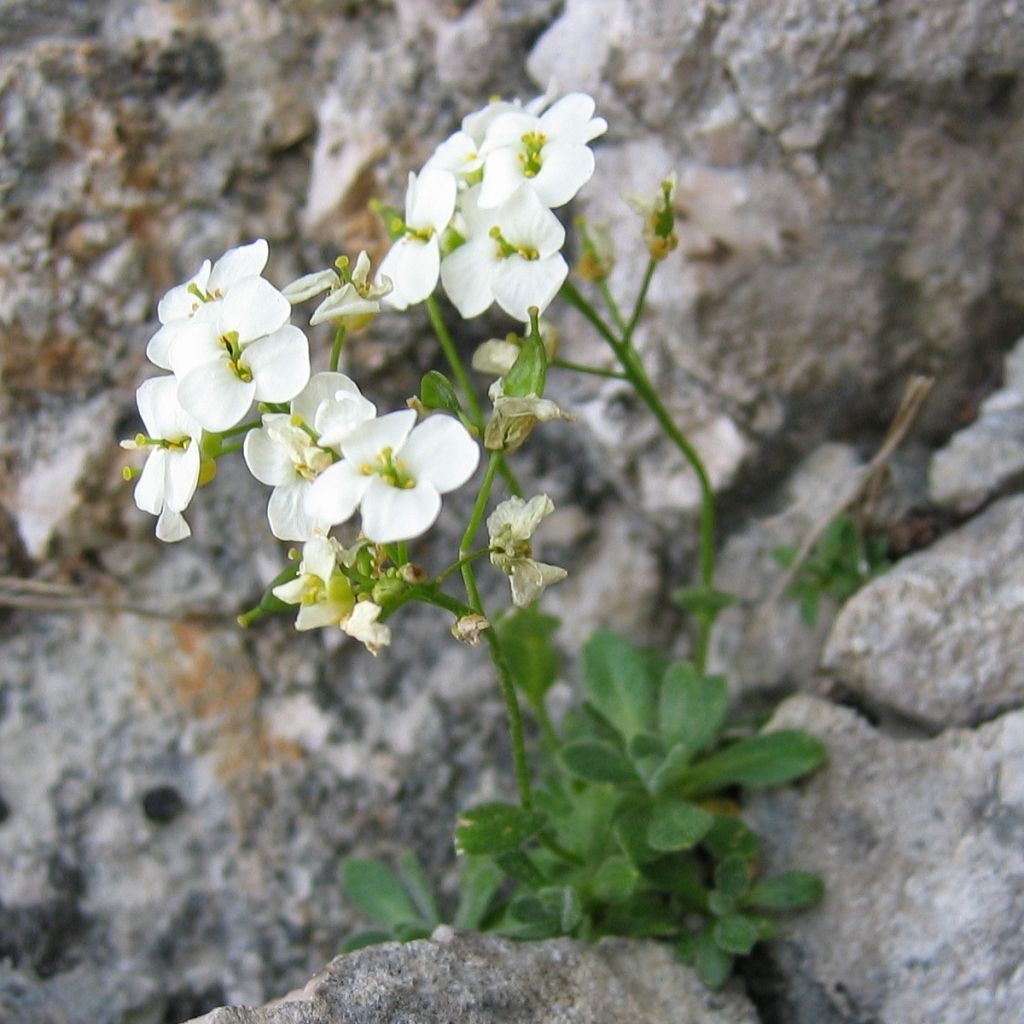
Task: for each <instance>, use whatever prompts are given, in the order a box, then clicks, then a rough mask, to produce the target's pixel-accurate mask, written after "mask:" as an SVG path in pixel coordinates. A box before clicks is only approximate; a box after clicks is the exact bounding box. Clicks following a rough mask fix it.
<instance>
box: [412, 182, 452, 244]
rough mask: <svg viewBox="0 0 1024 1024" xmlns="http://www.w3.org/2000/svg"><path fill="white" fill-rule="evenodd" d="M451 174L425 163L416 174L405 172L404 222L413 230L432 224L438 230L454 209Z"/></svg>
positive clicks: (440, 230)
mask: <svg viewBox="0 0 1024 1024" xmlns="http://www.w3.org/2000/svg"><path fill="white" fill-rule="evenodd" d="M457 191H458V187H457V185H456V182H455V175H453V174H452V173H451V171H447V170H445V169H444V168H443V167H426V168H424V170H423V171H421V172H420V175H419V177H418V178H417V177H415V176H414V175H412V174H410V175H409V190H408V192H407V193H406V200H405V202H406V206H405V223H406V224H407V225H408V226H409V227H411V228H413V229H414V230H416V231H422V230H423V229H424V228H433V230H434V231H435V232H437V234H441V233H442V232H443V231H444V229H445V228H446V227H448V222H449V221H450V220H451V219H452V214H453V213H454V212H455V194H456V192H457Z"/></svg>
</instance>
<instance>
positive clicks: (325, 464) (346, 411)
mask: <svg viewBox="0 0 1024 1024" xmlns="http://www.w3.org/2000/svg"><path fill="white" fill-rule="evenodd" d="M376 414H377V409H376V407H375V406H374V404H373V403H372V402H370V401H369V400H367V399H366V398H364V397H363V395H362V394H361V393H360V391H359V388H358V387H357V386H356V384H355V382H354V381H353V380H351V378H349V377H347V376H345V374H343V373H317V374H314V376H313V377H311V378H310V381H309V383H308V384H307V385H306V386H305V388H303V389H302V391H301V392H299V394H298V395H296V396H295V398H294V399H293V400H292V403H291V412H290V413H265V414H264V416H263V426H262V427H260V428H259V429H258V430H251V431H250V432H249V433H248V434H247V435H246V438H245V444H244V447H243V452H244V455H245V462H246V465H247V466H248V467H249V471H250V472H251V473H252V475H253V476H254V477H256V479H257V480H259V481H260V483H264V484H267V485H268V486H270V487H273V488H274V491H273V493H272V494H271V496H270V504H269V506H268V508H267V518H268V519H269V520H270V530H271V532H272V533H273V534H274V536H275V537H277V538H279V539H280V540H308V539H309V538H311V537H312V536H313V534H314V533H315V532H316V531H317V530H318V529H322V528H324V527H325V526H327V525H330V524H328V523H325V522H323V521H321V520H320V519H318V518H317V516H316V515H315V514H313V513H312V512H311V511H310V510H309V508H308V498H309V494H310V491H311V489H312V486H313V483H314V482H315V481H316V479H317V478H318V477H319V476H320V474H322V473H324V472H325V471H326V470H328V469H329V468H330V467H331V466H332V465H333V464H334V463H335V462H336V461H337V460H338V459H340V458H341V450H340V445H341V443H342V441H344V440H345V439H346V438H347V437H348V436H349V435H350V434H351V433H353V432H354V431H355V429H356V428H357V427H359V426H360V425H361V424H363V423H365V422H366V421H368V420H372V419H373V418H374V416H376Z"/></svg>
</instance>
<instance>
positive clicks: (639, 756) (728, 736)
mask: <svg viewBox="0 0 1024 1024" xmlns="http://www.w3.org/2000/svg"><path fill="white" fill-rule="evenodd" d="M527 614H528V615H529V614H532V613H527ZM506 628H507V629H508V628H512V627H510V626H506ZM533 635H534V636H536V633H534V634H533ZM537 646H540V645H537ZM530 660H531V663H532V671H530V672H527V673H526V674H525V675H524V676H522V677H521V680H522V686H523V689H524V691H527V692H529V693H530V694H531V698H530V699H531V703H534V702H535V701H537V700H538V698H541V699H542V695H543V693H544V691H545V690H546V688H547V686H549V685H550V681H551V679H552V676H551V673H550V668H549V666H550V665H551V663H552V662H551V658H550V656H549V655H547V654H540V652H539V651H538V650H536V649H535V651H534V652H533V653H532V654H531V655H530ZM583 670H584V688H585V691H586V697H587V699H586V701H585V702H584V704H583V705H582V707H581V708H580V709H579V710H578V711H576V712H574V713H573V714H572V715H570V716H569V718H568V720H567V721H566V723H565V725H564V728H563V729H562V731H561V733H560V734H556V733H554V732H553V731H552V732H549V734H548V735H549V743H548V751H547V757H546V760H545V764H544V768H543V770H542V778H543V780H544V781H543V783H542V785H541V786H540V787H538V789H537V790H536V791H535V794H534V805H533V808H532V809H529V810H527V809H525V808H523V807H519V806H516V805H513V804H507V803H487V804H482V805H479V806H477V807H474V808H471V809H470V810H468V811H466V812H464V813H463V814H462V815H461V816H460V819H459V822H458V824H457V827H456V829H455V845H456V848H457V849H458V850H459V852H460V853H463V854H465V855H467V858H468V861H467V867H466V870H465V873H464V875H463V884H462V901H461V904H460V908H459V912H458V913H457V914H456V916H455V918H454V921H453V923H454V924H456V925H459V926H462V927H475V928H482V929H486V930H488V931H494V932H497V933H499V934H502V935H505V936H509V937H512V938H517V939H544V938H551V937H554V936H573V937H577V938H583V939H588V940H593V939H597V938H600V937H601V936H603V935H627V936H634V937H641V938H658V939H663V940H665V941H669V942H672V943H674V944H675V946H676V949H677V950H678V952H679V955H680V956H681V957H682V958H683V959H684V960H686V961H687V962H688V963H691V964H693V965H694V966H695V967H696V969H697V971H698V973H699V974H700V977H701V978H702V980H703V981H704V982H705V983H706V984H707V985H709V986H711V987H718V986H720V985H721V984H723V983H724V981H725V980H726V979H727V978H728V976H729V974H730V972H731V970H732V964H733V958H734V957H736V956H737V955H742V954H746V953H749V952H750V950H751V948H752V947H753V946H754V944H755V943H756V942H758V941H759V940H761V939H766V938H770V937H771V936H772V935H773V934H774V930H775V926H774V923H773V921H772V916H771V915H773V914H774V913H776V912H780V911H794V910H801V909H804V908H806V907H809V906H811V905H812V904H814V903H815V902H816V901H817V900H818V899H819V897H820V895H821V892H822V886H821V882H820V881H819V880H818V879H817V878H816V877H815V876H813V875H809V874H806V873H804V872H788V873H785V874H781V875H777V876H774V877H772V878H767V879H761V878H759V874H760V866H759V865H760V854H761V850H760V842H759V840H758V837H757V835H756V833H755V832H753V831H752V830H751V829H750V828H749V827H748V826H747V825H746V824H745V823H744V822H743V820H742V818H741V817H740V808H739V806H738V804H737V803H736V800H735V799H734V796H735V794H736V793H737V792H738V791H740V790H742V789H750V788H762V787H767V786H777V785H782V784H784V783H787V782H790V781H792V780H794V779H797V778H800V777H801V776H803V775H806V774H807V773H808V772H811V771H813V770H814V769H815V768H816V767H817V766H818V765H819V764H820V763H821V762H822V760H823V758H824V757H825V749H824V747H823V745H822V744H821V743H820V742H819V741H818V740H816V739H814V738H813V737H811V736H808V735H807V734H806V733H802V732H794V731H779V732H770V733H765V734H763V735H751V734H746V733H742V732H738V731H731V730H730V729H729V728H728V726H727V712H728V708H729V697H728V690H727V687H726V683H725V680H724V679H723V678H721V677H720V676H706V675H703V674H702V673H700V672H699V671H698V670H697V669H696V668H695V666H694V665H693V664H692V663H689V662H675V663H672V664H665V663H664V661H663V659H661V658H659V657H658V655H657V654H656V653H654V652H652V651H647V650H643V649H640V648H636V647H633V646H632V645H630V644H629V643H627V642H626V641H625V640H623V639H621V638H620V637H617V636H615V635H614V634H611V633H607V632H597V633H595V634H594V635H593V637H591V639H590V641H589V642H588V643H587V645H586V647H585V648H584V650H583ZM400 875H401V881H399V879H398V878H396V877H395V876H394V875H392V874H391V872H390V871H388V870H387V868H385V867H384V866H383V865H381V864H376V863H374V862H368V861H348V862H346V864H345V865H344V881H345V887H346V891H347V892H348V895H349V898H350V899H351V900H352V901H353V902H354V903H355V904H356V905H357V906H359V907H360V908H361V909H362V910H364V912H366V913H368V914H369V915H370V916H371V917H373V918H374V919H376V920H377V921H379V922H381V923H382V924H385V925H386V926H387V927H388V929H389V930H388V932H387V933H383V934H384V936H386V937H388V938H397V939H404V938H407V937H419V936H420V935H423V934H427V933H429V931H430V929H431V928H432V927H433V926H435V925H436V924H437V923H439V917H438V914H437V911H436V904H435V903H434V902H433V900H432V899H428V898H426V897H424V896H423V895H422V893H423V888H422V873H421V872H419V871H418V870H411V869H410V865H409V862H408V861H403V862H402V863H401V865H400ZM503 878H508V879H509V880H510V884H509V885H507V886H505V887H502V886H501V884H500V883H501V880H502V879H503ZM425 908H429V912H427V910H426V909H425ZM379 938H380V936H378V935H377V933H369V935H367V934H364V935H362V936H360V937H358V938H357V939H356V940H355V941H356V942H358V943H359V944H362V943H364V942H366V941H379ZM348 948H352V944H351V943H350V944H349V947H348Z"/></svg>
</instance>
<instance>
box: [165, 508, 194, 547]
mask: <svg viewBox="0 0 1024 1024" xmlns="http://www.w3.org/2000/svg"><path fill="white" fill-rule="evenodd" d="M156 536H157V540H162V541H163V542H164V543H165V544H173V543H174V542H175V541H179V540H184V539H185V538H186V537H191V536H192V530H191V529H190V528H189V525H188V523H186V522H185V517H184V516H183V515H182V514H181V513H180V512H175V511H174V509H171V508H165V509H164V510H163V512H161V513H160V518H159V519H157V521H156Z"/></svg>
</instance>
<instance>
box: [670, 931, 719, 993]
mask: <svg viewBox="0 0 1024 1024" xmlns="http://www.w3.org/2000/svg"><path fill="white" fill-rule="evenodd" d="M676 951H677V952H678V954H679V956H680V957H681V958H682V959H683V960H684V961H685V962H686V963H689V964H692V965H693V966H694V968H695V969H696V971H697V977H699V978H700V980H701V981H703V982H704V984H705V985H707V987H708V988H710V989H719V988H721V987H722V986H723V985H724V984H725V983H726V981H728V980H729V975H730V974H732V959H733V958H732V956H731V955H730V954H729V953H726V952H725V950H723V949H722V948H721V947H720V946H719V945H718V944H717V943H716V942H715V940H714V939H713V938H712V937H711V932H710V930H709V929H704V930H703V931H701V932H698V933H697V934H696V935H694V936H687V938H685V939H683V940H682V941H680V943H679V945H678V946H677V947H676Z"/></svg>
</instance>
